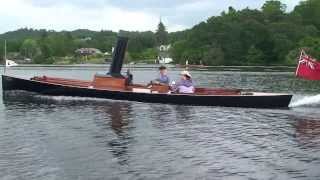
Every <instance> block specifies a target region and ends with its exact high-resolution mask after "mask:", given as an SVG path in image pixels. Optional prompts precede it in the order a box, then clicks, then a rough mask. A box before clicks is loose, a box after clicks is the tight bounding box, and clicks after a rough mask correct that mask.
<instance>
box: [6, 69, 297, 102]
mask: <svg viewBox="0 0 320 180" xmlns="http://www.w3.org/2000/svg"><path fill="white" fill-rule="evenodd" d="M2 76H6V77H12V78H16V79H21V80H25V81H31V82H37V83H43V84H48V85H55V86H63V87H70V88H79V89H86V90H98V91H109V92H121V93H133V94H149V95H150V94H152V95H167V96H188V97H189V96H190V97H221V96H228V97H268V96H272V97H275V96H276V97H279V96H291V97H292V96H293V95H292V94H285V93H264V92H252V91H245V92H248V93H253V95H251V94H250V95H249V94H239V95H228V94H225V95H223V94H220V95H219V94H217V95H213V94H207V95H206V94H191V93H190V94H188V93H185V94H182V93H160V92H158V93H144V92H133V91H129V90H121V89H119V90H115V89H111V88H110V89H108V88H105V89H104V88H94V87H92V88H90V86H88V87H81V86H74V85H66V84H59V83H52V82H46V81H37V80H32V79H26V78H21V77H17V76H8V75H4V74H3V75H2ZM71 80H76V79H71ZM78 81H81V80H78ZM199 88H203V87H199ZM255 94H259V95H255Z"/></svg>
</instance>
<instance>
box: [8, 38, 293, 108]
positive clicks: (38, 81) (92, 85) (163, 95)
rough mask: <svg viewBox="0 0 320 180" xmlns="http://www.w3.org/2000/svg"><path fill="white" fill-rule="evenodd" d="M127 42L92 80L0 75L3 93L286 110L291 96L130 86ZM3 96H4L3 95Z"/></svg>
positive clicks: (121, 42)
mask: <svg viewBox="0 0 320 180" xmlns="http://www.w3.org/2000/svg"><path fill="white" fill-rule="evenodd" d="M127 42H128V39H127V38H124V37H119V39H118V42H117V46H116V48H115V53H114V54H113V61H112V64H111V66H110V70H109V73H107V74H96V75H95V76H94V78H93V81H85V80H75V79H65V78H55V77H48V76H41V77H33V78H31V79H24V78H19V77H14V76H7V75H2V88H3V92H4V93H5V92H8V91H14V90H24V91H30V92H36V93H39V94H44V95H52V96H78V97H96V98H105V99H116V100H128V101H139V102H149V103H166V104H179V105H198V106H225V107H248V108H288V106H289V103H290V101H291V98H292V95H290V94H279V93H261V92H251V91H250V92H248V91H245V90H240V89H223V88H203V87H196V88H195V92H194V93H191V94H183V93H174V92H171V90H170V87H169V86H167V85H157V84H151V85H141V84H133V83H132V74H130V73H129V72H127V75H126V76H123V75H121V73H120V72H121V69H122V65H123V60H124V55H125V50H126V47H127ZM4 97H5V96H4Z"/></svg>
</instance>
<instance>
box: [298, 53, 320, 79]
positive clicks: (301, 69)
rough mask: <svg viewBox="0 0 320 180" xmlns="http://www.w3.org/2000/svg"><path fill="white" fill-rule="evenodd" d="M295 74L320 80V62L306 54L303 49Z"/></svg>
mask: <svg viewBox="0 0 320 180" xmlns="http://www.w3.org/2000/svg"><path fill="white" fill-rule="evenodd" d="M296 76H297V77H300V78H304V79H308V80H320V62H318V61H317V60H315V59H314V58H312V57H311V56H308V55H307V54H306V53H305V52H304V51H303V50H302V51H301V55H300V58H299V62H298V67H297V70H296Z"/></svg>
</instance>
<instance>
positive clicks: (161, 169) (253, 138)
mask: <svg viewBox="0 0 320 180" xmlns="http://www.w3.org/2000/svg"><path fill="white" fill-rule="evenodd" d="M229 70H230V69H229ZM232 70H235V69H232ZM103 71H104V69H103V68H98V67H95V68H85V67H74V68H73V67H68V68H61V67H59V68H54V67H52V68H41V67H37V68H32V67H28V68H27V67H15V68H11V69H9V70H8V71H7V73H8V74H11V75H16V76H22V77H31V76H34V75H44V74H46V75H51V76H58V77H66V78H78V79H91V78H92V76H93V75H94V73H95V72H103ZM179 71H180V69H175V68H171V69H170V76H171V79H177V78H178V76H177V74H178V73H179ZM259 71H260V70H259ZM289 71H292V70H289ZM132 72H133V74H134V81H135V82H142V83H146V82H149V81H150V80H151V79H152V78H153V77H155V76H156V73H157V72H156V69H152V68H142V67H140V68H132ZM191 73H192V75H193V77H194V79H195V81H196V84H197V85H199V86H211V87H233V88H241V89H255V90H259V91H267V92H286V93H293V94H294V99H293V103H292V104H291V106H292V108H290V109H279V110H277V109H271V110H270V109H245V108H224V107H193V106H181V105H180V106H177V105H163V104H149V103H139V102H127V101H112V100H102V99H90V98H72V97H47V96H40V95H31V94H29V93H16V94H11V95H8V97H7V98H6V100H5V101H3V100H2V97H1V98H0V179H4V180H11V179H28V180H29V179H36V180H37V179H39V180H40V179H41V180H42V179H49V180H50V179H57V180H61V179H237V180H238V179H240V180H241V179H306V180H310V179H320V171H319V170H320V111H319V110H320V100H319V99H320V97H319V95H318V94H320V82H310V81H304V80H300V79H296V78H295V77H294V74H293V72H277V71H275V70H272V69H267V70H265V71H263V72H244V71H241V70H240V71H238V70H237V71H226V70H225V69H219V70H197V71H191ZM1 89H2V88H1ZM1 96H2V93H1Z"/></svg>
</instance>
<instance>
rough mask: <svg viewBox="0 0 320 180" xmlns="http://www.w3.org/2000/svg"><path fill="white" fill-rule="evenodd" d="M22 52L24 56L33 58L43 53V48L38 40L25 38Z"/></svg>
mask: <svg viewBox="0 0 320 180" xmlns="http://www.w3.org/2000/svg"><path fill="white" fill-rule="evenodd" d="M20 54H21V55H23V56H24V57H27V58H31V59H33V58H34V57H36V56H39V55H41V49H40V47H39V46H38V43H37V41H36V40H34V39H25V40H24V41H23V43H22V45H21V48H20Z"/></svg>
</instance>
